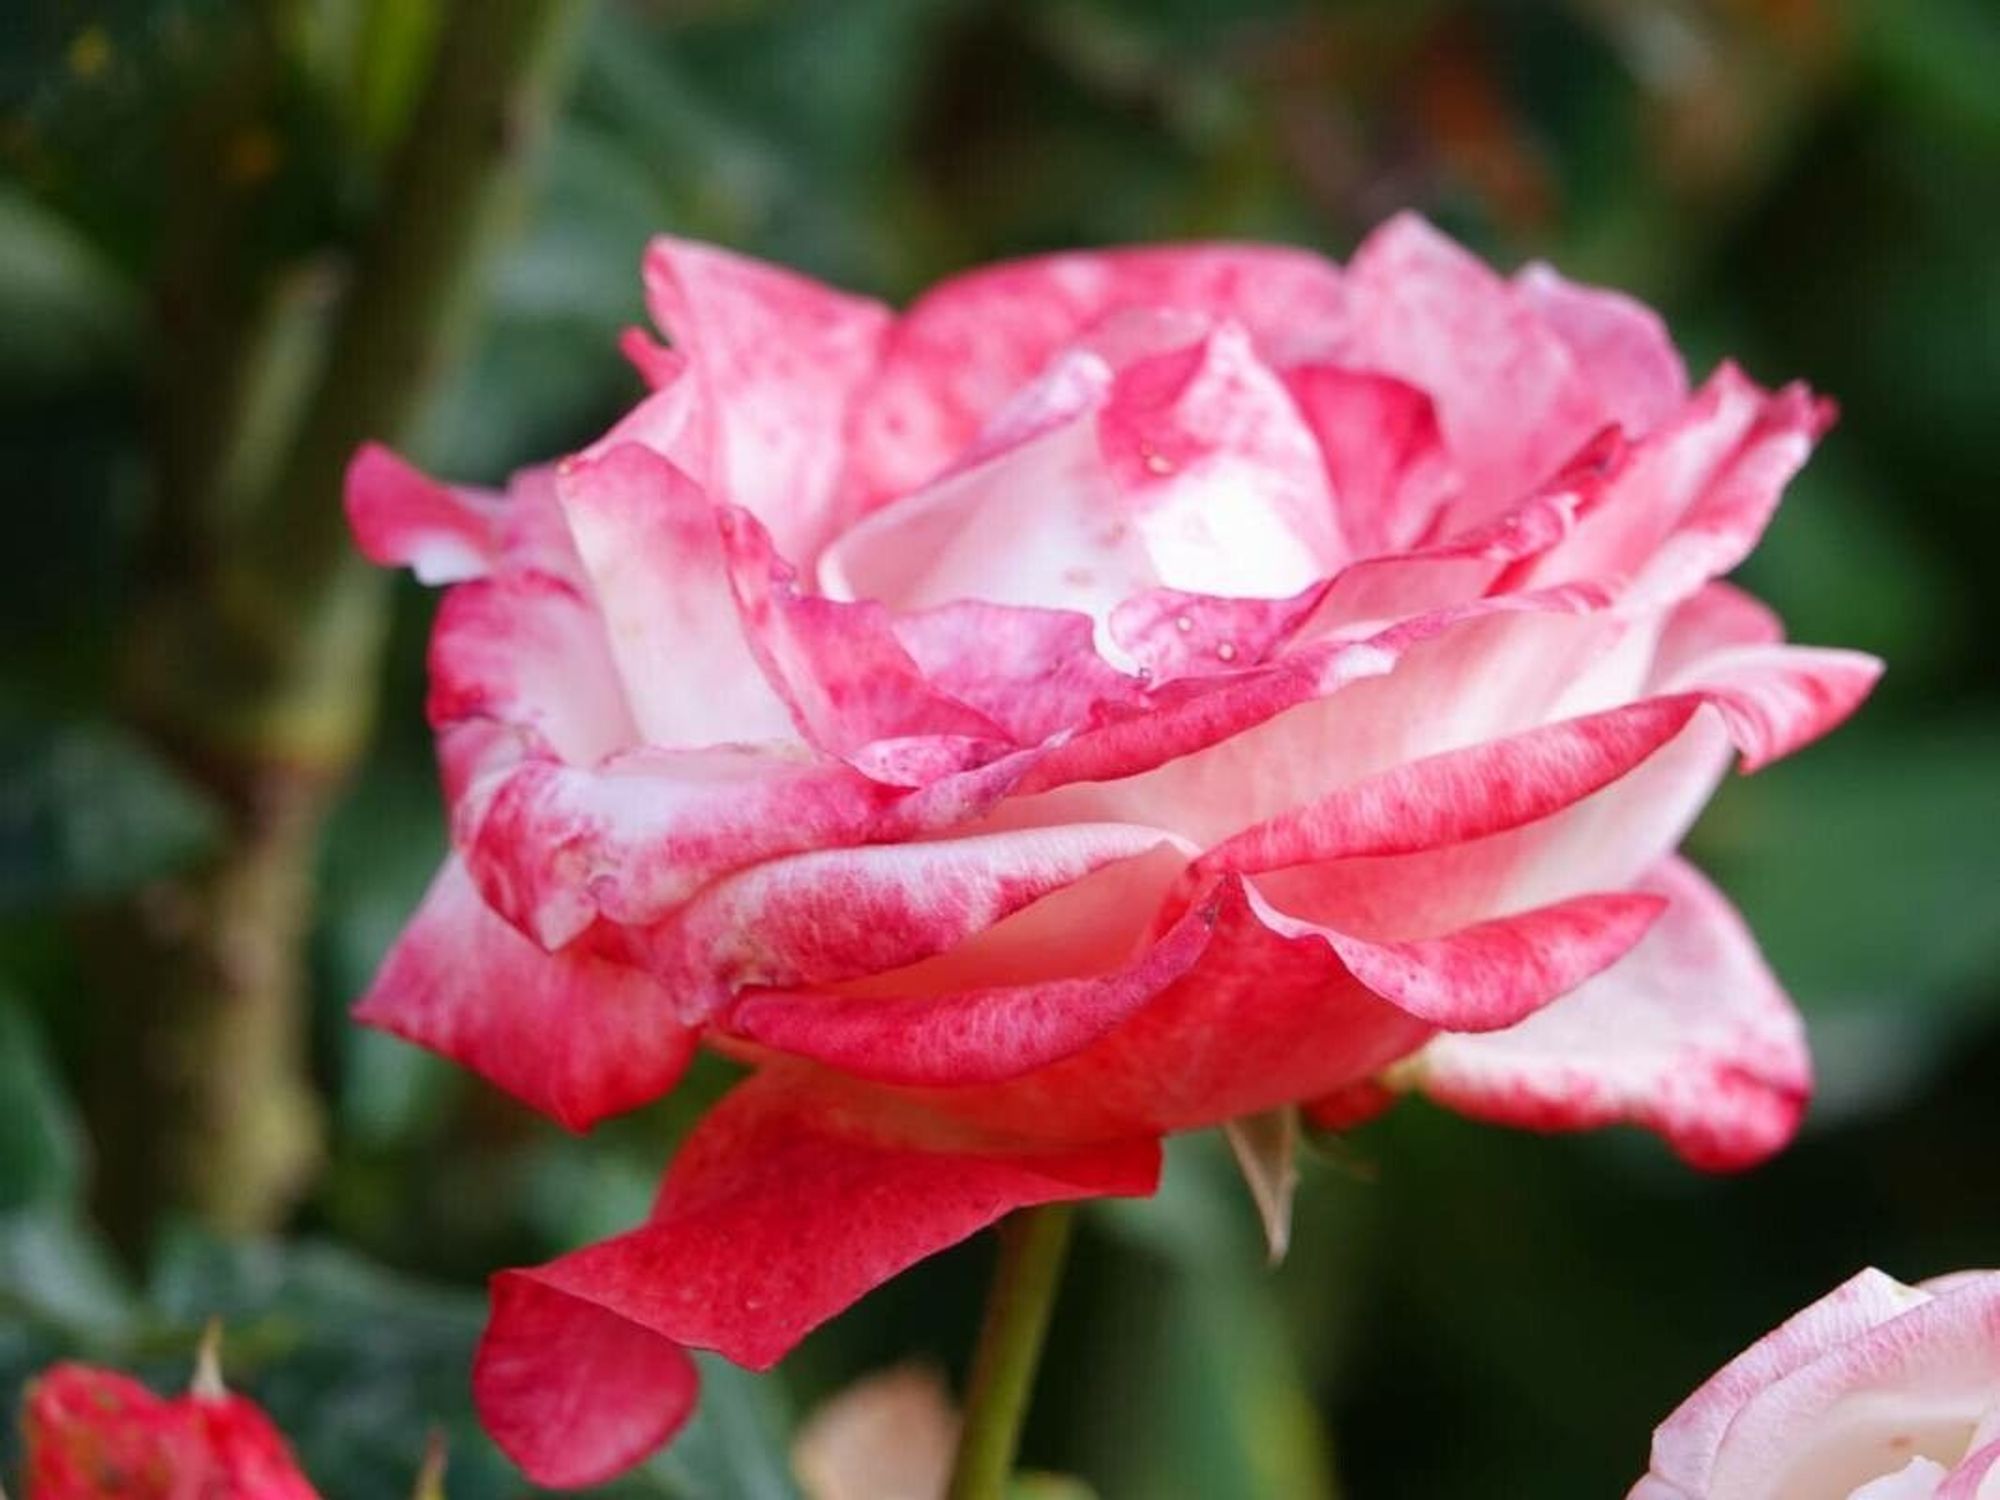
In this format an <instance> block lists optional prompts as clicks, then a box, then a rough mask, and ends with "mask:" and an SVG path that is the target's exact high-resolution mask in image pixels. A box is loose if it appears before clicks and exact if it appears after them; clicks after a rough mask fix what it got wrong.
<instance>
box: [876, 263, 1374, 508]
mask: <svg viewBox="0 0 2000 1500" xmlns="http://www.w3.org/2000/svg"><path fill="white" fill-rule="evenodd" d="M1149 308H1160V309H1180V310H1182V311H1185V312H1189V313H1194V314H1196V315H1199V316H1201V317H1203V318H1205V319H1209V320H1213V319H1220V318H1233V319H1235V320H1236V321H1237V322H1239V323H1241V324H1242V325H1243V326H1244V327H1245V328H1247V329H1248V330H1249V331H1250V334H1251V336H1252V337H1253V338H1254V339H1255V340H1256V341H1257V343H1258V347H1259V349H1260V351H1261V352H1262V354H1263V355H1264V357H1265V358H1266V359H1267V360H1268V361H1270V362H1272V363H1276V364H1288V363H1292V362H1294V361H1295V360H1296V359H1298V358H1300V357H1302V356H1303V355H1306V354H1309V353H1311V352H1313V351H1314V350H1315V349H1317V348H1319V347H1321V346H1322V345H1324V344H1325V343H1327V342H1329V341H1330V339H1331V337H1332V335H1333V332H1334V330H1335V329H1336V328H1337V327H1338V325H1339V323H1340V320H1341V316H1342V299H1341V292H1340V273H1339V272H1338V271H1337V270H1336V269H1335V268H1334V267H1333V266H1332V265H1331V264H1329V263H1328V262H1326V261H1325V260H1322V259H1321V258H1320V257H1318V256H1316V255H1313V254H1311V253H1310V252H1307V251H1304V250H1291V249H1285V248H1282V247H1270V246H1250V245H1182V246H1173V247H1161V248H1135V249H1124V250H1102V251H1071V252H1066V253H1063V254H1059V255H1048V256H1041V257H1038V258H1035V259H1032V260H1024V261H1015V262H1012V263H1010V264H1007V265H1000V266H990V267H986V268H983V269H981V270H978V271H974V272H971V273H969V274H967V275H964V276H960V277H957V278H955V279H953V280H950V281H946V282H944V283H942V284H940V285H939V286H937V287H935V288H933V289H932V290H931V291H930V292H929V293H927V294H926V295H925V296H924V297H923V298H921V299H920V300H919V301H918V302H917V303H916V304H915V306H913V307H911V308H910V310H909V311H908V312H907V313H905V314H904V315H903V316H902V318H900V319H899V320H898V321H897V323H896V326H895V328H894V330H893V331H892V333H891V334H890V336H889V340H888V345H887V349H886V352H885V354H884V357H883V362H882V368H881V372H880V374H879V375H878V376H877V377H876V379H875V380H874V381H873V382H872V383H871V384H870V386H869V387H868V389H867V392H866V393H865V395H864V396H863V398H862V399H861V401H860V403H859V406H858V413H859V415H858V419H857V422H856V426H855V431H854V442H853V450H852V455H851V469H850V473H849V475H848V479H847V505H846V508H847V513H848V514H849V515H851V516H859V515H862V514H865V513H866V512H868V511H871V510H874V509H875V508H877V507H878V506H880V505H882V504H883V503H885V502H886V501H888V500H891V499H894V498H896V497H898V496H901V495H907V494H909V493H911V492H912V491H914V490H916V489H917V488H918V487H919V486H921V485H923V484H925V483H927V482H929V481H930V480H932V479H934V478H935V477H936V476H937V475H938V474H939V473H940V472H942V471H943V469H944V468H945V466H946V465H947V464H949V463H950V462H951V461H952V460H953V459H954V458H955V457H956V456H957V455H958V454H959V453H961V452H963V451H964V450H965V449H966V448H967V447H968V446H969V445H970V444H971V443H972V441H973V439H974V438H975V437H976V436H977V435H978V433H979V432H980V430H981V429H982V428H983V427H985V425H986V423H987V421H988V419H989V418H990V417H991V416H992V415H993V413H995V412H996V411H998V410H999V409H1000V407H1001V406H1002V405H1004V404H1005V403H1006V402H1007V401H1009V400H1010V399H1011V398H1012V397H1013V396H1014V394H1015V393H1016V392H1017V391H1019V390H1021V389H1022V388H1023V387H1024V386H1026V385H1028V384H1029V383H1030V382H1031V381H1032V380H1033V379H1034V378H1035V377H1036V376H1037V375H1039V374H1040V373H1041V372H1042V370H1043V369H1044V367H1045V366H1047V364H1048V363H1049V361H1050V360H1051V359H1052V358H1053V357H1054V356H1055V355H1056V354H1057V352H1058V351H1059V350H1061V349H1062V348H1063V347H1064V346H1065V345H1068V344H1071V343H1074V342H1076V341H1077V340H1078V339H1079V338H1080V337H1081V336H1082V335H1083V334H1085V333H1086V332H1087V331H1089V330H1090V329H1092V328H1093V327H1095V326H1097V325H1098V324H1100V323H1103V322H1105V321H1107V320H1108V319H1111V318H1114V317H1115V316H1116V315H1117V314H1119V313H1120V312H1121V311H1125V310H1130V309H1149Z"/></svg>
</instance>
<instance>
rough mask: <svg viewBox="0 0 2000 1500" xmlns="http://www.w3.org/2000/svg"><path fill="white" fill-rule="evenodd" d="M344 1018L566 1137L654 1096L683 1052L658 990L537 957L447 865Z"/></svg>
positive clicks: (615, 973) (643, 978) (637, 979)
mask: <svg viewBox="0 0 2000 1500" xmlns="http://www.w3.org/2000/svg"><path fill="white" fill-rule="evenodd" d="M354 1015H355V1019H356V1020H358V1021H360V1022H362V1023H363V1024H364V1025H369V1026H376V1027H379V1028H381V1029H382V1030H384V1031H389V1032H394V1033H395V1034H396V1035H397V1036H400V1037H403V1038H404V1039H405V1040H407V1041H412V1042H415V1043H416V1044H417V1045H418V1046H420V1047H427V1048H429V1049H430V1050H431V1051H433V1052H437V1053H440V1054H442V1055H443V1056H445V1057H449V1058H450V1059H452V1061H454V1062H456V1063H459V1064H461V1065H462V1066H464V1067H467V1068H470V1069H471V1070H472V1071H473V1072H475V1073H477V1074H479V1075H480V1076H481V1077H482V1078H485V1079H486V1080H487V1081H488V1082H490V1083H493V1084H495V1085H497V1086H498V1087H500V1088H503V1089H505V1090H506V1091H507V1092H508V1093H510V1094H512V1095H514V1097H516V1098H517V1099H519V1100H521V1101H522V1102H523V1103H525V1104H528V1105H530V1106H532V1107H533V1108H535V1109H538V1110H540V1111H541V1112H542V1113H544V1114H546V1115H548V1116H550V1117H551V1118H553V1119H555V1120H557V1121H559V1122H560V1123H562V1124H563V1125H566V1126H568V1127H569V1128H570V1129H572V1130H586V1129H588V1128H589V1127H590V1126H592V1125H594V1124H596V1123H597V1121H599V1120H601V1119H603V1118H604V1117H605V1116H607V1115H613V1114H618V1113H621V1112H622V1111H624V1110H628V1109H634V1108H636V1107H638V1106H639V1105H641V1104H645V1103H647V1102H648V1101H650V1100H653V1099H657V1098H658V1097H659V1096H660V1095H662V1094H664V1093H666V1092H667V1091H668V1090H670V1089H671V1088H672V1087H673V1086H674V1084H675V1082H676V1081H677V1080H678V1079H679V1078H680V1075H681V1073H682V1071H683V1070H684V1069H685V1068H686V1067H687V1064H688V1061H689V1059H690V1058H691V1057H692V1056H693V1054H694V1047H695V1034H694V1033H693V1032H692V1031H690V1030H688V1029H687V1028H686V1027H685V1026H683V1025H682V1024H681V1023H680V1021H679V1019H678V1017H677V1015H676V1013H675V1008H674V996H673V994H672V993H671V992H670V991H668V990H667V989H666V988H664V987H663V986H662V985H661V984H660V983H659V982H658V981H656V980H655V979H653V978H652V977H651V976H649V975H647V974H644V973H641V972H639V971H637V970H635V969H630V968H626V967H624V966H623V965H619V964H613V963H608V962H606V961H605V960H604V959H601V958H597V957H594V956H592V955H591V954H590V953H588V952H585V951H582V950H581V949H580V948H579V947H570V948H565V949H563V950H562V951H560V952H557V953H544V952H543V951H542V950H541V949H539V948H537V947H536V946H535V945H534V944H533V943H531V942H529V941H528V939H526V938H525V937H523V936H521V934H520V933H518V932H516V931H515V930H514V929H513V928H512V927H510V926H509V925H508V924H507V923H506V922H504V921H502V920H501V919H500V918H499V917H497V916H495V915H494V914H493V913H492V912H491V911H490V910H488V909H487V906H486V903H485V902H484V901H482V900H481V899H480V896H479V891H478V889H477V887H475V886H474V885H473V883H472V880H471V877H470V876H468V875H467V874H466V871H465V866H464V865H463V864H462V863H461V862H460V861H459V860H457V859H455V858H454V859H448V860H446V861H445V864H444V867H443V868H442V869H441V870H439V871H438V874H437V877H436V879H434V880H433V881H432V882H431V888H430V890H429V892H428V893H427V894H426V895H425V896H424V900H423V904H422V905H421V906H419V907H418V908H417V912H416V915H415V916H413V917H412V918H411V919H410V923H409V925H408V926H407V927H406V928H404V930H403V934H402V936H401V937H399V938H398V939H397V940H396V944H395V946H394V947H393V948H391V949H390V950H389V953H388V956H387V957H386V958H384V959H383V961H382V968H381V971H380V973H378V974H377V975H376V977H375V982H374V984H373V985H371V986H370V987H369V990H368V993H367V994H366V995H365V996H364V997H363V998H362V999H361V1001H360V1003H359V1004H358V1005H356V1006H355V1010H354Z"/></svg>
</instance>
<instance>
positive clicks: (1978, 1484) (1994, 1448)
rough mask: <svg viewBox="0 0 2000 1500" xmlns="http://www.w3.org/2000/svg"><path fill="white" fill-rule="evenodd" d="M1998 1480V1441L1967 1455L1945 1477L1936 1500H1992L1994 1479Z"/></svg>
mask: <svg viewBox="0 0 2000 1500" xmlns="http://www.w3.org/2000/svg"><path fill="white" fill-rule="evenodd" d="M1997 1478H2000V1441H1995V1442H1991V1443H1988V1444H1986V1445H1985V1446H1984V1447H1983V1448H1980V1449H1979V1450H1978V1451H1977V1452H1974V1453H1971V1454H1968V1455H1967V1456H1966V1458H1965V1460H1964V1462H1962V1463H1960V1464H1959V1466H1958V1467H1957V1468H1955V1469H1953V1470H1952V1471H1951V1473H1949V1474H1947V1475H1946V1476H1945V1481H1944V1484H1943V1485H1942V1486H1941V1487H1940V1488H1939V1490H1938V1492H1937V1500H1993V1496H1994V1493H1995V1491H1996V1489H2000V1485H1995V1483H1994V1481H1995V1479H1997Z"/></svg>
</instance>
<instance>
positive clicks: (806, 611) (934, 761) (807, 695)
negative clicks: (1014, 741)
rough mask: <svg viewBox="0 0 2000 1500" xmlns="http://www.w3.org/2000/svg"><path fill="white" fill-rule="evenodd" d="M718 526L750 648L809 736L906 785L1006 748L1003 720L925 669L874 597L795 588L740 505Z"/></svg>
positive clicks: (871, 772)
mask: <svg viewBox="0 0 2000 1500" xmlns="http://www.w3.org/2000/svg"><path fill="white" fill-rule="evenodd" d="M722 534H723V544H724V549H725V551H726V553H727V556H728V559H729V569H730V579H731V583H732V586H733V588H734V590H735V594H736V599H737V603H738V605H739V607H740V608H741V611H742V616H743V622H744V628H745V629H746V631H747V632H748V636H749V641H750V649H751V651H752V652H753V653H754V654H755V655H756V658H757V661H758V662H759V663H760V664H761V665H762V666H763V668H764V673H765V676H766V677H768V678H769V679H770V681H771V683H772V685H773V686H775V687H776V688H777V689H778V691H779V693H780V694H781V695H782V696H783V698H784V700H785V702H786V703H787V704H788V705H789V706H790V708H791V711H792V716H793V718H794V719H795V720H796V721H797V723H798V725H799V728H800V730H801V731H802V732H803V733H804V734H805V736H806V737H807V739H809V740H810V741H812V743H813V744H815V745H817V746H819V747H820V748H822V749H824V750H826V751H828V752H829V753H831V754H834V755H839V756H842V757H845V758H847V759H848V760H849V761H851V763H852V764H854V765H855V766H856V767H858V768H859V769H861V770H862V771H864V772H866V773H867V774H868V775H871V776H874V777H877V778H878V779H880V780H883V781H886V782H889V783H891V784H895V785H904V786H921V785H923V784H925V783H926V782H930V781H934V780H937V779H938V778H939V777H941V776H945V775H948V774H950V773H952V772H954V771H962V770H967V769H970V768H971V767H974V766H977V765H981V764H983V763H985V762H986V761H989V760H991V759H993V758H994V756H995V755H997V754H999V753H1000V752H1001V751H1003V750H1005V749H1008V748H1011V746H1010V742H1009V741H1008V738H1007V735H1006V732H1005V731H1004V730H1003V729H1001V728H1000V726H999V725H997V724H995V723H994V722H993V721H992V720H991V719H989V718H987V717H986V716H985V715H984V714H981V713H979V712H978V711H977V710H975V709H973V708H971V707H970V706H968V705H967V704H964V703H961V702H959V701H958V700H956V699H955V698H952V697H951V696H950V695H948V694H946V693H944V692H942V691H940V690H939V689H938V688H937V687H936V686H935V685H934V684H933V683H932V682H931V681H930V680H929V679H928V678H926V677H925V675H924V673H923V672H922V670H921V669H919V668H918V666H917V664H916V662H915V661H913V660H912V659H911V657H910V654H909V652H908V651H906V650H904V649H903V646H902V643H901V642H900V641H899V640H898V639H897V638H896V632H895V629H894V628H893V624H892V621H891V617H890V614H889V612H888V610H886V609H885V608H883V607H882V606H881V605H880V604H876V603H873V602H852V601H847V600H839V599H825V598H821V597H819V596H817V595H809V594H805V593H803V592H801V590H800V589H799V587H798V585H797V583H796V581H795V575H794V574H793V572H792V570H791V568H790V567H789V566H788V565H787V564H786V563H785V561H784V560H783V559H782V558H780V557H779V556H778V554H777V553H776V551H775V550H774V549H773V548H772V546H771V540H770V537H769V535H768V534H767V533H766V532H765V531H764V529H763V527H761V526H760V525H758V523H757V521H756V519H755V518H754V517H753V516H751V515H749V514H748V513H747V512H745V511H737V510H732V511H728V512H725V513H724V514H723V516H722Z"/></svg>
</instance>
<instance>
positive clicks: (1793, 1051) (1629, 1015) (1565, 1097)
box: [1407, 859, 1812, 1170]
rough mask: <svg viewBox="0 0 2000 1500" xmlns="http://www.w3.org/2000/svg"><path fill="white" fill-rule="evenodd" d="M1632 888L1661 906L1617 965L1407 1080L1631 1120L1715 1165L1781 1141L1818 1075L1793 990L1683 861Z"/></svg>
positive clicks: (1747, 1160)
mask: <svg viewBox="0 0 2000 1500" xmlns="http://www.w3.org/2000/svg"><path fill="white" fill-rule="evenodd" d="M1640 890H1641V891H1642V892H1650V893H1653V894H1655V895H1657V896H1659V897H1661V898H1663V899H1665V900H1666V901H1667V903H1668V906H1667V911H1666V915H1665V916H1663V917H1662V918H1661V919H1660V922H1659V924H1658V925H1657V926H1656V927H1655V928H1654V929H1653V932H1652V933H1651V935H1650V936H1648V937H1647V939H1646V940H1645V941H1644V942H1642V943H1641V944H1640V945H1639V946H1638V947H1637V948H1635V949H1634V950H1633V951H1632V953H1631V954H1630V955H1629V956H1627V957H1626V958H1625V959H1624V960H1623V961H1622V962H1620V963H1619V964H1617V965H1615V966H1614V967H1612V968H1611V969H1609V970H1608V971H1606V972H1605V973H1603V974H1601V975H1600V976H1598V977H1597V978H1596V979H1594V980H1592V981H1590V982H1589V983H1588V984H1586V985H1584V986H1583V987H1582V988H1580V989H1578V990H1577V991H1576V992H1575V993H1574V994H1572V995H1569V996H1566V997H1565V998H1563V999H1561V1000H1558V1001H1557V1002H1556V1003H1555V1004H1553V1005H1551V1006H1549V1007H1548V1008H1547V1009H1546V1010H1543V1011H1539V1012H1537V1013H1536V1014H1535V1015H1533V1016H1530V1017H1529V1018H1528V1019H1527V1020H1525V1021H1523V1022H1522V1023H1521V1024H1520V1025H1518V1026H1516V1027H1513V1028H1512V1029H1510V1030H1507V1031H1501V1032H1496V1033H1493V1034H1490V1035H1486V1036H1477V1037H1471V1036H1447V1037H1440V1038H1438V1039H1437V1040H1436V1041H1435V1042H1433V1043H1431V1045H1430V1046H1428V1047H1426V1048H1425V1049H1424V1051H1423V1052H1422V1053H1421V1054H1419V1057H1418V1059H1417V1061H1416V1063H1415V1064H1414V1065H1413V1066H1412V1068H1411V1069H1410V1072H1409V1074H1408V1079H1407V1081H1409V1082H1411V1083H1413V1084H1414V1085H1415V1086H1416V1087H1419V1088H1421V1089H1422V1090H1423V1091H1424V1092H1425V1093H1427V1094H1429V1095H1430V1096H1431V1097H1432V1098H1434V1099H1436V1100H1438V1101H1439V1102H1441V1103H1444V1104H1448V1105H1450V1106H1451V1107H1452V1108H1454V1109H1457V1110H1460V1111H1461V1112H1463V1113H1466V1114H1470V1115H1474V1116H1476V1117H1478V1118H1480V1119H1486V1120H1495V1121H1498V1122H1501V1123H1503V1124H1512V1125H1521V1126H1525V1127H1527V1128H1530V1129H1537V1130H1583V1129H1592V1128H1595V1127H1598V1126H1602V1125H1609V1124H1613V1123H1618V1122H1632V1123H1636V1124H1640V1125H1643V1126H1645V1127H1646V1128H1648V1129H1650V1130H1654V1131H1657V1132H1658V1133H1659V1134H1661V1135H1663V1136H1665V1137H1666V1138H1667V1139H1668V1140H1669V1141H1670V1142H1671V1143H1672V1144H1673V1146H1674V1148H1675V1149H1676V1150H1677V1151H1679V1152H1680V1154H1681V1155H1682V1156H1684V1157H1686V1158H1687V1159H1688V1160H1689V1161H1691V1162H1693V1163H1695V1164H1696V1165H1698V1166H1703V1167H1709V1168H1713V1169H1717V1170H1721V1169H1728V1168H1736V1167H1744V1166H1748V1165H1750V1164H1752V1163H1753V1162H1756V1161H1761V1160H1762V1159H1763V1158H1764V1157H1766V1156H1768V1155H1770V1154H1771V1153H1772V1152H1773V1151H1775V1150H1777V1149H1778V1148H1779V1147H1780V1146H1782V1145H1783V1144H1784V1143H1785V1142H1786V1141H1787V1140H1789V1139H1790V1138H1791V1136H1792V1133H1793V1131H1794V1130H1796V1129H1797V1126H1798V1121H1799V1117H1800V1115H1801V1113H1802V1112H1803V1110H1804V1108H1805V1102H1806V1097H1807V1095H1808V1094H1809V1093H1810V1091H1811V1087H1812V1075H1811V1064H1810V1061H1809V1059H1808V1056H1807V1052H1806V1045H1805V1035H1804V1030H1803V1028H1802V1027H1801V1025H1800V1023H1799V1018H1798V1016H1797V1014H1796V1012H1794V1010H1793V1009H1792V1006H1791V1002H1790V1001H1789V1000H1787V999H1786V997H1785V995H1784V992H1783V991H1782V990H1780V989H1779V988H1778V985H1777V981H1776V980H1774V979H1773V978H1772V977H1771V974H1770V971H1769V970H1768V969H1767V968H1766V967H1765V965H1764V961H1763V959H1762V957H1761V956H1760V955H1759V954H1758V952H1757V947H1756V943H1755V941H1754V940H1753V939H1752V938H1751V936H1750V934H1749V932H1748V931H1747V930H1746V929H1745V928H1744V926H1743V923H1742V920H1741V918H1739V917H1738V916H1737V915H1736V913H1735V912H1734V911H1733V910H1731V908H1730V906H1729V904H1728V903H1727V902H1726V901H1725V900H1724V899H1723V898H1722V896H1721V895H1720V894H1718V893H1717V892H1716V891H1715V889H1714V888H1713V887H1712V886H1710V885H1709V884H1708V882H1706V881H1705V880H1703V879H1702V878H1701V876H1700V875H1699V874H1697V873H1696V872H1695V871H1694V870H1693V869H1692V868H1691V867H1689V866H1688V865H1686V864H1684V863H1682V862H1681V861H1679V860H1673V859H1670V860H1668V861H1666V862H1665V863H1664V864H1662V865H1661V866H1660V867H1659V868H1658V869H1657V870H1656V871H1655V872H1654V873H1653V874H1652V875H1651V876H1650V877H1649V878H1647V879H1646V880H1645V881H1643V882H1641V884H1640Z"/></svg>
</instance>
